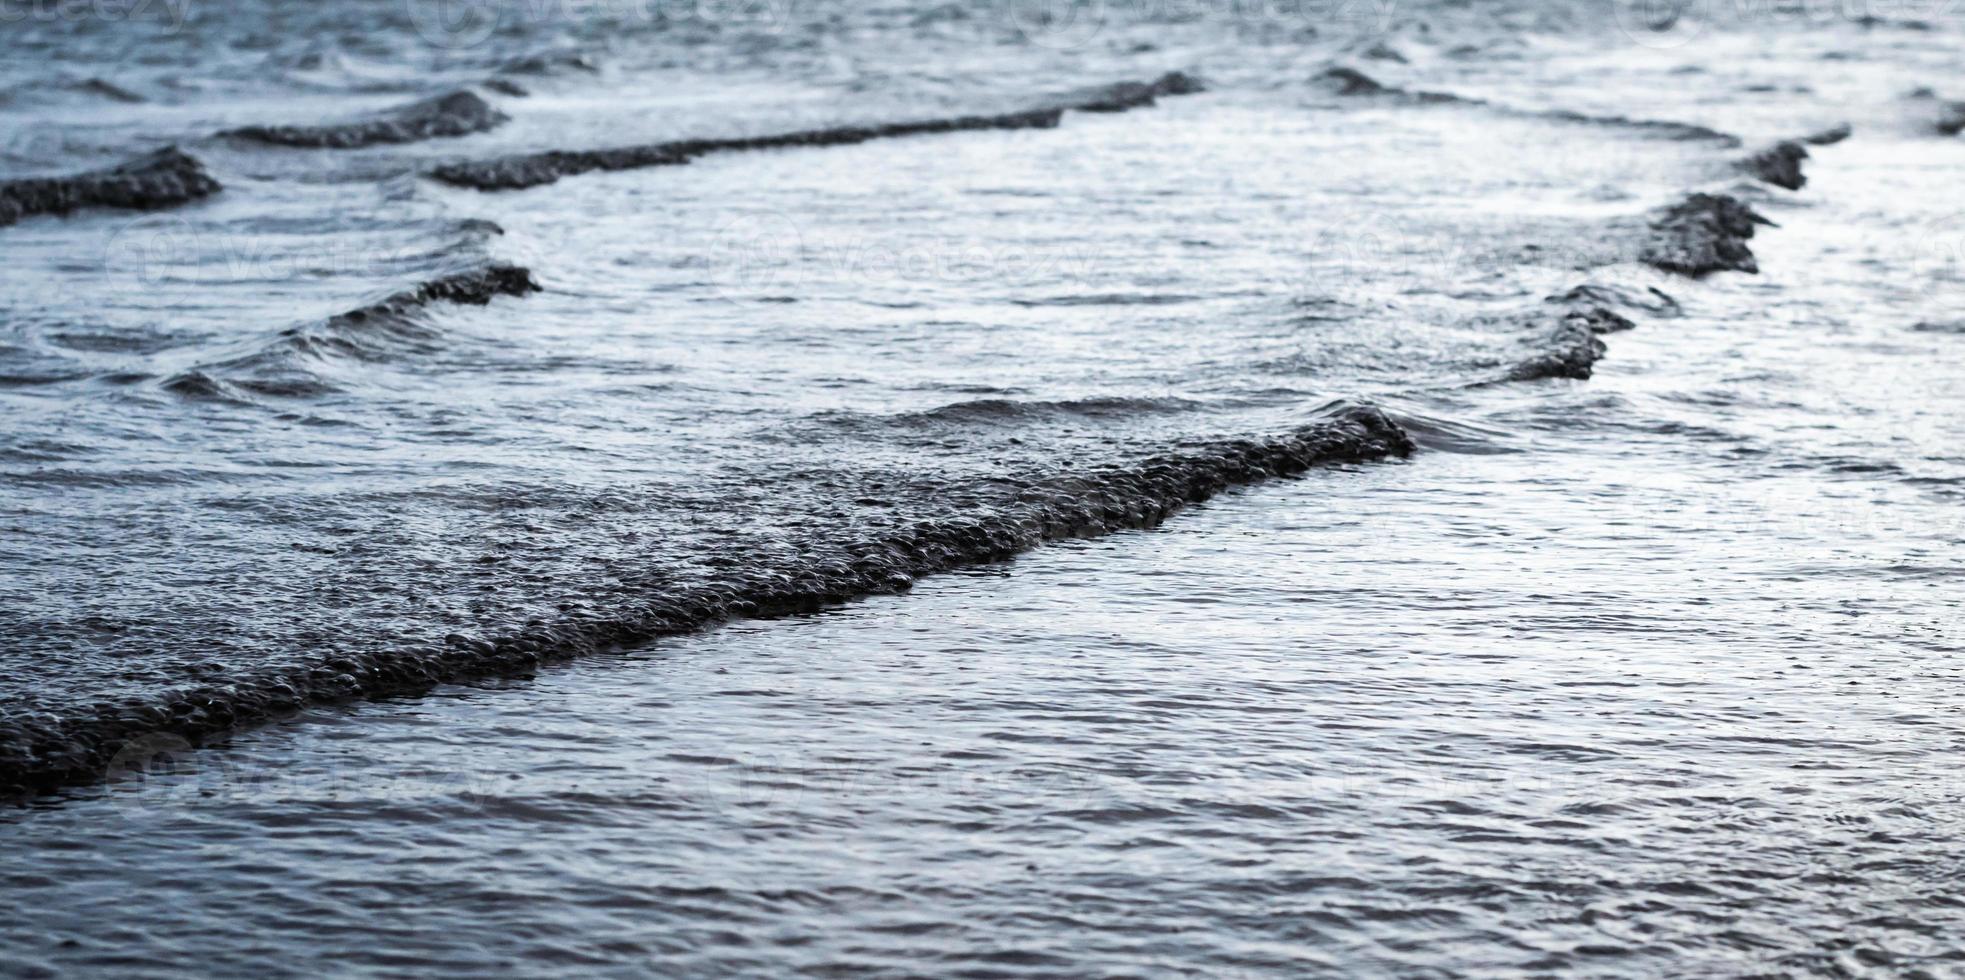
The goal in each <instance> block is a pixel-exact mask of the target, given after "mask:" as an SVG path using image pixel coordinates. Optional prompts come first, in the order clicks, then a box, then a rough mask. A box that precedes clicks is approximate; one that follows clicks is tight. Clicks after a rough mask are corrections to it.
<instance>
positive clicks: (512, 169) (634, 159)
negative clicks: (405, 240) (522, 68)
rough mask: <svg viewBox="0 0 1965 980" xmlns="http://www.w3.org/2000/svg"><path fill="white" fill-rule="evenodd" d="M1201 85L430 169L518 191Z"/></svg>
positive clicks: (1186, 82)
mask: <svg viewBox="0 0 1965 980" xmlns="http://www.w3.org/2000/svg"><path fill="white" fill-rule="evenodd" d="M1200 90H1201V85H1200V83H1199V82H1197V81H1195V80H1194V79H1193V78H1192V77H1191V76H1188V75H1185V74H1183V73H1181V72H1169V73H1167V74H1165V75H1162V76H1161V77H1160V78H1158V79H1156V80H1154V81H1152V82H1122V83H1117V84H1114V85H1107V86H1102V87H1100V88H1098V89H1094V90H1090V91H1088V92H1082V93H1079V94H1078V95H1076V96H1066V97H1062V98H1060V99H1058V100H1054V101H1053V102H1050V103H1046V104H1044V105H1042V106H1039V107H1038V108H1034V109H1024V110H1021V111H1018V112H1007V113H1001V114H997V115H983V116H955V117H945V118H940V119H920V120H913V121H908V122H894V123H879V124H874V125H865V126H833V127H828V128H825V129H807V130H799V131H796V132H791V133H780V134H776V135H770V136H749V137H734V138H727V139H697V140H677V141H672V142H667V143H652V144H647V145H643V146H628V147H617V148H614V149H604V150H549V151H546V152H543V153H531V154H523V155H518V156H507V157H499V158H496V159H492V160H477V161H464V162H459V163H450V164H445V165H443V166H440V167H437V168H436V169H434V170H432V171H430V176H431V177H432V178H433V179H435V180H438V181H441V182H443V183H446V184H451V185H453V186H456V187H468V188H471V189H473V190H480V191H495V190H520V189H523V188H527V187H538V186H541V185H544V184H550V183H553V182H554V181H557V180H559V179H560V178H562V177H572V176H576V175H579V174H584V173H591V172H594V171H614V170H636V169H641V168H645V167H673V166H680V165H682V164H686V163H688V162H689V161H691V160H694V159H695V158H697V157H700V156H704V155H706V154H710V153H732V152H743V151H750V150H772V149H789V148H795V147H820V146H851V145H856V144H860V143H867V142H871V141H873V140H881V139H894V138H898V137H903V136H923V135H929V134H936V133H954V132H972V131H980V130H992V129H1053V128H1056V127H1057V125H1058V124H1059V121H1060V120H1061V119H1062V118H1063V115H1064V113H1065V112H1066V111H1067V110H1073V109H1075V110H1079V111H1084V112H1123V111H1126V110H1127V109H1132V108H1138V107H1142V106H1149V105H1152V104H1154V101H1155V100H1156V99H1157V98H1158V97H1159V96H1163V95H1185V94H1188V93H1192V92H1198V91H1200Z"/></svg>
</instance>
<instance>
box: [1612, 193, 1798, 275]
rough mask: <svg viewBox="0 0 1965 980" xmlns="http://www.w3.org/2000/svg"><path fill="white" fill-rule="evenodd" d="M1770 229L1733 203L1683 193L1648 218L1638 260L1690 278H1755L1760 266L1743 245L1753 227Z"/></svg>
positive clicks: (1724, 197)
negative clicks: (1736, 275) (1716, 274)
mask: <svg viewBox="0 0 1965 980" xmlns="http://www.w3.org/2000/svg"><path fill="white" fill-rule="evenodd" d="M1773 224H1774V222H1772V221H1769V220H1767V219H1766V218H1765V217H1763V216H1761V215H1760V214H1759V213H1758V212H1756V211H1754V209H1752V208H1750V207H1748V206H1746V205H1745V204H1742V203H1740V201H1739V199H1738V198H1734V197H1729V196H1727V195H1725V194H1705V193H1695V194H1688V195H1686V197H1685V199H1684V200H1682V201H1679V202H1678V203H1676V204H1672V205H1670V206H1669V207H1666V208H1664V209H1662V210H1661V211H1659V212H1658V213H1657V214H1656V215H1655V216H1654V217H1653V218H1652V219H1651V221H1650V222H1649V224H1648V227H1649V229H1650V234H1649V236H1648V239H1647V240H1646V241H1645V242H1644V244H1643V245H1642V246H1640V248H1639V250H1638V259H1639V261H1642V262H1644V263H1645V264H1647V265H1650V266H1652V267H1654V268H1658V269H1662V270H1664V271H1666V272H1676V273H1679V274H1681V275H1687V276H1691V277H1693V278H1695V279H1696V278H1700V277H1702V276H1705V275H1708V274H1710V273H1714V272H1725V271H1737V272H1750V273H1758V272H1759V271H1760V266H1759V264H1758V263H1756V262H1755V261H1754V256H1753V251H1752V250H1751V249H1749V248H1747V240H1748V239H1750V238H1752V237H1753V236H1754V227H1755V226H1756V225H1768V226H1770V227H1771V226H1773Z"/></svg>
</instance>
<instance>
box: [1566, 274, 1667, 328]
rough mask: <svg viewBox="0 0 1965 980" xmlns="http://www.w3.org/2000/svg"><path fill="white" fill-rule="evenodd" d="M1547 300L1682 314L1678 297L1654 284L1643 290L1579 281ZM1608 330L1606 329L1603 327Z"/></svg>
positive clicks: (1665, 313) (1653, 313)
mask: <svg viewBox="0 0 1965 980" xmlns="http://www.w3.org/2000/svg"><path fill="white" fill-rule="evenodd" d="M1549 302H1551V303H1562V304H1566V305H1569V306H1577V305H1581V304H1585V303H1588V304H1592V305H1596V306H1601V307H1612V306H1621V307H1624V308H1626V309H1634V310H1643V311H1644V312H1646V313H1649V314H1651V315H1652V316H1662V317H1676V316H1680V315H1682V313H1683V311H1682V310H1681V309H1680V308H1679V305H1678V300H1676V299H1673V298H1672V296H1671V294H1670V293H1667V292H1665V291H1664V290H1662V289H1659V288H1658V287H1656V286H1646V287H1644V291H1643V292H1639V291H1637V290H1635V289H1627V288H1625V287H1623V286H1606V285H1602V284H1599V283H1583V284H1582V285H1579V286H1573V287H1571V288H1570V289H1569V290H1568V291H1567V292H1562V293H1557V294H1556V295H1554V296H1550V297H1549ZM1604 332H1608V331H1604Z"/></svg>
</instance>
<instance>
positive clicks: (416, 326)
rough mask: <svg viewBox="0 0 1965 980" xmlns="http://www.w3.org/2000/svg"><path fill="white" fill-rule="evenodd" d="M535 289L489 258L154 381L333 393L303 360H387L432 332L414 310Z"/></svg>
mask: <svg viewBox="0 0 1965 980" xmlns="http://www.w3.org/2000/svg"><path fill="white" fill-rule="evenodd" d="M539 289H540V287H539V284H538V283H537V282H536V281H534V279H533V278H532V272H531V270H529V269H525V268H523V267H520V266H514V265H500V264H494V265H488V266H485V267H483V268H479V269H473V270H470V271H466V272H459V273H453V274H451V275H448V276H444V277H442V278H439V279H433V280H430V281H428V282H423V283H419V284H417V285H416V286H415V287H413V288H410V289H405V290H402V291H400V292H397V293H394V294H392V295H390V296H388V297H385V298H383V299H381V300H378V301H376V302H374V303H370V304H367V305H365V306H361V307H357V308H355V309H353V310H349V311H348V312H346V313H339V314H336V315H334V316H332V317H329V318H327V319H326V320H324V321H321V322H320V323H318V324H315V325H312V326H298V327H289V328H287V329H285V330H282V331H280V332H279V334H278V335H277V336H275V337H274V339H273V341H272V342H271V343H268V344H264V345H262V346H260V347H258V348H257V349H255V350H252V351H251V352H249V353H246V354H244V355H241V356H238V357H233V358H230V359H227V360H223V361H215V362H210V363H205V364H200V365H198V366H197V367H196V368H193V369H190V370H187V371H183V372H180V373H178V374H176V375H173V376H172V377H170V378H168V379H166V380H165V381H164V382H162V385H161V386H162V387H163V388H164V390H166V391H170V392H172V393H174V394H177V395H180V396H183V397H186V398H194V399H205V400H212V401H225V402H232V403H237V404H248V403H251V402H252V397H251V396H253V395H260V396H267V397H274V398H313V397H320V396H323V395H329V394H333V393H335V392H338V391H340V390H341V389H340V388H339V387H337V386H336V385H334V384H333V383H331V382H329V381H328V380H327V379H326V378H323V377H322V376H321V375H320V374H319V373H317V372H316V371H315V370H314V369H313V368H312V367H311V366H309V365H308V362H309V361H310V360H311V361H331V360H343V359H348V360H358V361H387V360H390V359H391V358H393V357H395V356H398V355H400V354H401V353H402V352H403V351H404V350H405V349H409V350H411V351H416V350H427V349H430V348H431V347H432V346H433V344H434V340H435V338H436V333H435V331H434V330H433V329H431V328H430V327H429V326H428V325H427V324H426V323H424V322H423V321H422V319H421V318H420V316H419V314H420V313H421V312H422V311H423V310H424V309H425V308H427V307H429V306H430V305H431V304H434V303H461V304H466V305H473V306H483V305H485V304H487V303H490V302H491V301H492V299H494V298H496V297H498V296H524V295H526V294H528V293H532V292H537V291H539Z"/></svg>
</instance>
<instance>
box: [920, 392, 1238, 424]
mask: <svg viewBox="0 0 1965 980" xmlns="http://www.w3.org/2000/svg"><path fill="white" fill-rule="evenodd" d="M1200 404H1201V403H1200V402H1196V401H1193V400H1191V399H1187V398H1171V397H1169V398H1138V397H1121V396H1108V397H1102V398H1074V399H1067V400H1064V401H1016V400H1013V399H1008V398H982V399H977V400H975V401H966V402H956V403H954V404H952V405H943V406H942V407H940V408H934V409H929V410H928V411H926V412H920V413H916V414H914V415H911V416H902V418H912V419H932V420H935V421H941V422H950V421H953V422H984V423H996V422H1010V421H1017V420H1023V419H1032V418H1056V417H1061V416H1063V417H1080V418H1107V417H1111V416H1115V415H1118V416H1132V415H1144V414H1157V413H1166V412H1183V411H1188V410H1191V409H1193V408H1196V407H1198V406H1199V405H1200Z"/></svg>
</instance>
